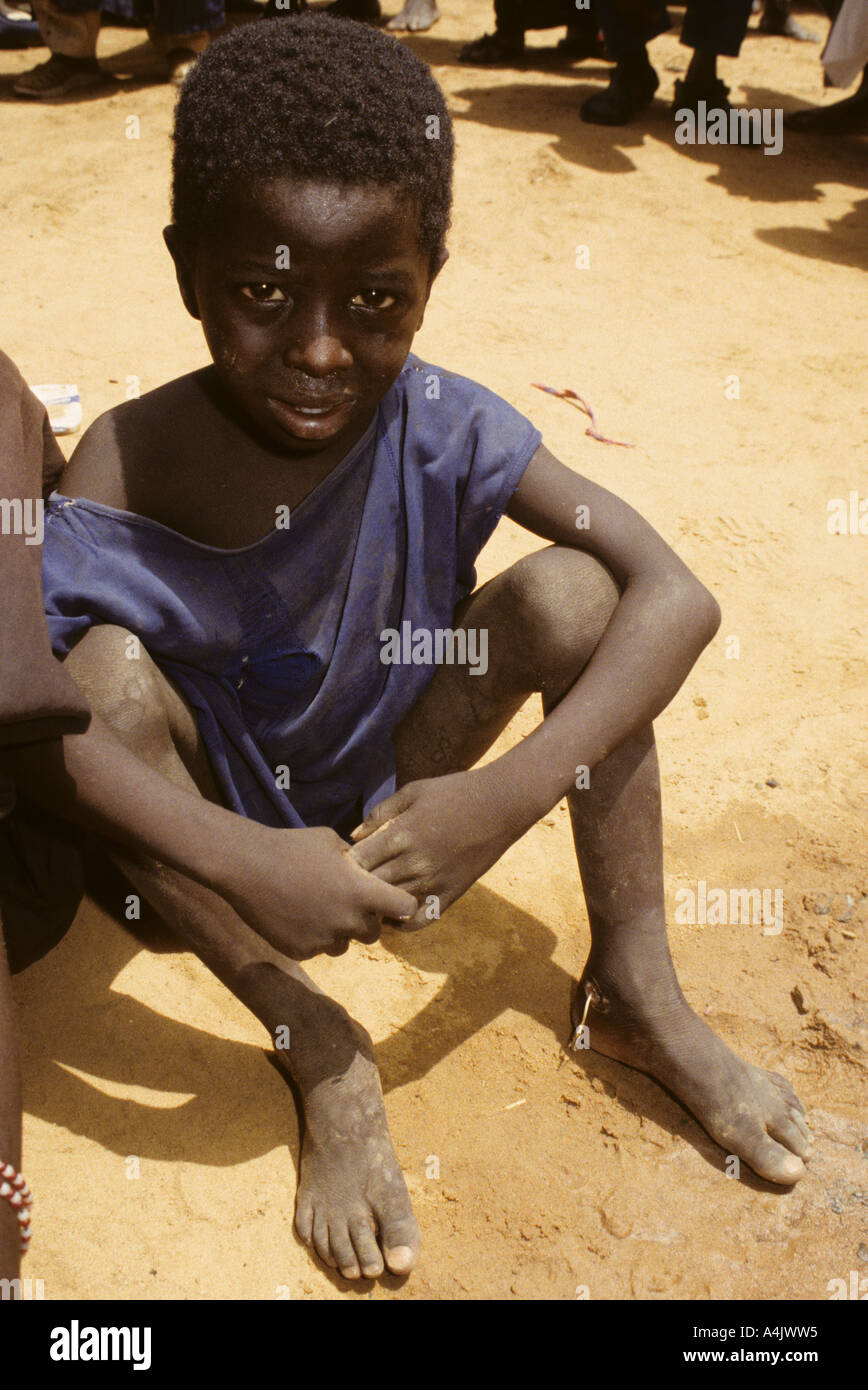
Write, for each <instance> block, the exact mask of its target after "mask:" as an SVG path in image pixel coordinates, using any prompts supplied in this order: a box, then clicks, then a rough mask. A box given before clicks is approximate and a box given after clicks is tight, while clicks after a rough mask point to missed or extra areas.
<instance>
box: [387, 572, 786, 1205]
mask: <svg viewBox="0 0 868 1390" xmlns="http://www.w3.org/2000/svg"><path fill="white" fill-rule="evenodd" d="M616 602H617V590H616V588H615V585H614V583H613V581H612V580H611V579H610V577H609V576H608V574H607V572H606V571H605V570H604V569H603V568H602V567H601V566H600V565H598V564H597V562H596V561H595V560H593V559H592V558H591V557H590V556H588V555H585V554H583V553H582V552H580V551H572V550H568V549H565V548H562V547H558V546H552V547H550V548H548V549H546V550H542V551H539V552H537V553H536V554H534V555H530V556H527V557H526V558H525V559H523V560H521V561H519V562H518V564H516V565H513V566H512V568H511V569H509V570H506V571H505V572H504V573H503V574H501V575H499V576H498V577H497V578H496V579H494V580H492V581H491V582H490V583H489V584H487V585H485V586H484V587H483V588H482V589H480V590H479V591H478V593H476V594H474V595H472V596H471V598H470V599H469V600H467V601H466V602H465V603H464V604H463V605H462V608H461V612H460V615H459V616H460V623H461V626H463V627H465V628H475V629H480V628H481V629H487V631H488V654H489V665H488V671H487V673H486V674H485V675H484V676H479V675H471V674H470V672H469V669H468V668H467V667H459V666H443V667H440V668H439V669H438V671H437V673H436V675H435V676H434V677H433V679H432V681H431V683H430V685H429V686H428V687H427V688H426V690H425V692H424V694H423V696H422V698H421V699H420V701H419V702H418V704H417V705H416V706H415V708H414V709H413V710H412V711H411V712H410V714H409V715H408V716H407V717H406V719H405V720H404V721H403V723H402V724H401V725H400V727H399V728H398V730H397V731H396V734H395V748H396V754H397V761H398V779H399V782H400V783H405V782H408V781H416V780H419V779H421V778H424V777H436V776H440V775H442V774H444V773H449V772H455V771H457V770H460V769H462V768H468V767H471V766H472V765H473V764H474V763H475V762H476V761H477V760H478V759H479V758H480V757H481V755H482V754H483V753H484V752H485V750H486V749H487V748H488V747H490V745H491V743H492V742H493V741H494V739H495V738H496V737H497V736H498V734H499V733H500V732H501V731H502V730H503V729H504V728H505V726H506V724H507V723H508V722H509V720H510V719H511V717H512V715H513V714H514V713H515V712H516V710H517V709H518V708H519V707H520V706H521V705H522V704H523V703H524V700H525V699H526V698H527V697H528V696H529V695H530V694H532V693H533V692H534V691H538V692H540V693H541V694H542V697H543V707H544V710H549V709H551V708H553V707H554V705H556V704H557V703H558V701H559V700H560V698H561V697H562V696H563V695H564V694H565V693H566V691H567V690H568V689H569V688H570V687H571V686H572V685H573V684H574V682H575V681H576V679H577V678H578V676H579V675H580V673H581V671H582V669H583V668H584V666H585V665H586V664H587V662H588V660H589V659H590V657H591V655H592V653H593V650H594V648H595V647H596V645H597V643H598V642H599V640H600V637H601V636H602V633H603V631H604V630H605V627H606V625H607V623H608V620H609V617H610V616H611V613H612V611H613V608H614V606H615V603H616ZM522 639H523V640H522ZM568 802H569V808H570V816H571V820H572V825H573V835H574V839H575V844H576V852H577V856H578V859H579V864H580V869H581V875H582V885H583V888H584V893H585V899H586V903H587V908H588V917H589V922H590V927H591V952H590V956H589V958H588V962H587V964H586V966H585V970H584V972H583V976H582V986H584V985H585V984H587V985H588V986H590V987H591V989H592V990H593V995H592V999H594V1000H596V1001H597V1002H596V1003H595V1004H594V1006H593V1007H592V1008H591V1011H590V1016H589V1031H590V1042H591V1046H592V1047H594V1048H595V1049H597V1050H598V1051H600V1052H603V1053H605V1054H606V1055H607V1056H610V1057H615V1058H617V1059H618V1060H619V1061H624V1062H627V1063H628V1064H630V1065H631V1066H635V1067H638V1068H640V1069H641V1070H643V1071H648V1072H650V1073H651V1074H652V1075H653V1076H655V1077H656V1078H657V1080H659V1081H661V1082H662V1083H663V1084H664V1085H666V1086H668V1087H669V1089H670V1090H671V1091H673V1092H674V1093H675V1094H676V1095H677V1096H678V1098H679V1099H680V1100H681V1101H682V1102H683V1103H684V1104H685V1105H686V1106H687V1107H688V1108H689V1109H690V1110H692V1111H693V1113H694V1114H695V1115H696V1117H697V1119H699V1121H700V1123H701V1124H702V1125H704V1127H705V1128H706V1129H707V1130H708V1131H709V1133H710V1134H711V1135H712V1136H713V1137H714V1138H715V1139H716V1140H717V1141H718V1143H720V1144H722V1145H723V1146H724V1147H725V1148H726V1149H727V1150H728V1151H729V1152H731V1153H734V1154H736V1155H738V1156H739V1157H740V1158H743V1159H744V1160H745V1161H746V1162H747V1163H749V1164H750V1165H751V1167H753V1168H754V1169H755V1170H756V1171H757V1172H758V1173H760V1174H761V1175H762V1176H763V1177H766V1178H769V1179H770V1180H772V1181H775V1182H781V1183H791V1182H794V1181H795V1180H796V1179H797V1178H799V1177H801V1176H802V1174H803V1173H804V1171H805V1170H804V1165H803V1163H802V1158H803V1157H807V1156H808V1153H809V1143H808V1136H807V1130H806V1127H805V1124H804V1120H803V1118H802V1116H803V1113H804V1112H803V1111H802V1107H801V1105H800V1104H799V1102H798V1100H797V1099H796V1097H795V1094H794V1093H793V1091H792V1089H791V1087H790V1085H789V1083H788V1082H787V1081H786V1080H785V1079H784V1078H783V1077H779V1076H776V1075H774V1074H773V1073H770V1072H765V1071H761V1070H759V1069H758V1068H756V1067H752V1066H750V1065H748V1064H746V1063H744V1062H741V1061H740V1060H739V1059H738V1058H737V1057H736V1056H735V1055H734V1054H733V1053H731V1052H730V1051H729V1049H728V1048H727V1047H726V1046H725V1045H724V1044H723V1043H722V1042H721V1041H720V1039H719V1038H717V1037H716V1036H715V1034H714V1033H712V1031H711V1029H710V1028H708V1026H707V1025H706V1024H705V1023H704V1022H703V1021H702V1020H701V1019H699V1018H698V1017H697V1016H696V1015H695V1014H694V1013H693V1011H692V1010H691V1009H690V1007H689V1006H688V1004H687V1002H686V1000H685V999H684V996H683V994H682V992H681V989H680V987H679V985H678V981H677V979H676V976H675V970H674V967H673V965H672V960H671V957H670V954H669V947H668V943H667V939H666V920H665V912H664V892H663V848H662V846H663V836H662V819H661V809H660V783H659V775H658V769H657V755H656V750H655V746H654V736H653V731H652V730H651V729H650V728H649V729H647V730H645V731H644V732H642V733H641V734H639V735H637V736H636V737H635V738H632V739H628V740H627V742H625V743H624V744H622V745H621V747H620V748H618V749H617V750H616V751H615V752H613V753H612V754H610V756H609V757H608V758H606V759H605V760H604V761H603V762H602V763H600V764H599V765H598V766H596V767H594V768H592V769H591V772H590V779H589V786H588V787H587V788H584V789H583V790H575V791H572V792H571V793H570V795H569V797H568ZM580 997H581V1002H582V1006H583V1005H584V998H585V991H584V988H583V987H580Z"/></svg>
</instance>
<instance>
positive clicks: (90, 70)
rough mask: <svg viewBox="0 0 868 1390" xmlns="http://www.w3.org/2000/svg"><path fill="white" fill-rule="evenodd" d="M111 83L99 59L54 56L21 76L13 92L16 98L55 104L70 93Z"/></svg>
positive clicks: (57, 54) (53, 54)
mask: <svg viewBox="0 0 868 1390" xmlns="http://www.w3.org/2000/svg"><path fill="white" fill-rule="evenodd" d="M111 81H112V79H111V77H110V76H109V74H108V73H106V72H103V70H102V68H101V67H100V65H99V63H98V62H97V60H96V58H67V56H66V54H64V53H52V55H51V57H50V58H49V59H48V61H47V62H45V63H39V64H38V65H37V66H36V67H35V68H32V69H31V71H30V72H25V73H22V75H21V77H19V78H18V81H17V82H15V83H14V84H13V87H12V90H13V92H14V93H15V95H16V96H17V97H32V98H35V99H36V100H37V101H53V100H54V99H55V98H56V97H65V96H67V95H68V93H69V92H75V91H81V90H83V89H84V88H86V87H101V86H103V85H105V84H108V83H110V82H111Z"/></svg>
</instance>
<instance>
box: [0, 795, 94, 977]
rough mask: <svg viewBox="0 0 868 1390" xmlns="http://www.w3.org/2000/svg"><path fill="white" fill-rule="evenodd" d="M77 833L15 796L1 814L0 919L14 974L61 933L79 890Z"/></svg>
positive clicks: (80, 869)
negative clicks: (11, 805) (9, 809)
mask: <svg viewBox="0 0 868 1390" xmlns="http://www.w3.org/2000/svg"><path fill="white" fill-rule="evenodd" d="M82 843H83V841H82V836H81V834H80V832H79V831H77V830H76V829H75V828H74V827H73V826H70V825H67V824H66V823H65V822H63V821H61V820H59V819H58V817H56V816H52V815H51V814H50V813H49V812H48V811H42V810H39V809H37V808H36V807H34V806H31V805H28V804H27V803H26V802H25V801H23V800H21V799H20V798H19V800H18V801H17V803H16V806H15V809H14V811H12V812H11V813H10V814H9V815H8V816H4V817H3V819H2V820H0V919H2V923H3V935H4V937H5V940H6V954H7V957H8V960H9V969H10V970H11V971H12V974H13V975H14V974H15V973H16V972H17V971H19V970H23V969H24V968H25V967H26V966H28V965H32V964H33V962H34V961H37V960H40V959H41V957H42V956H44V955H46V954H47V953H48V952H49V951H50V950H51V949H52V948H53V947H54V946H56V945H57V943H58V942H59V941H60V940H61V939H62V937H63V936H64V935H65V934H66V932H67V931H68V929H69V927H70V926H71V925H72V920H73V918H74V917H75V914H76V912H77V911H78V906H79V903H80V902H81V899H82V895H83V893H84V861H83V858H82Z"/></svg>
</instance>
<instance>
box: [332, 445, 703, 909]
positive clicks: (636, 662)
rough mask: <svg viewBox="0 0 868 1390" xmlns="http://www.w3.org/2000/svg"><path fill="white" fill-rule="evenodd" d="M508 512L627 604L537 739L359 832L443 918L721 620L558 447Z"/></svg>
mask: <svg viewBox="0 0 868 1390" xmlns="http://www.w3.org/2000/svg"><path fill="white" fill-rule="evenodd" d="M585 508H586V509H587V511H584V510H580V509H585ZM508 515H509V516H510V517H511V518H512V520H513V521H517V522H518V523H519V524H520V525H522V526H525V527H526V528H527V529H528V530H530V531H533V532H535V533H536V534H537V535H538V536H542V537H543V538H544V539H546V540H550V541H553V542H555V543H556V544H558V545H562V546H574V547H575V548H577V549H580V550H583V551H587V552H588V553H589V554H591V555H593V556H594V557H595V558H596V559H598V560H599V561H600V562H601V563H602V564H604V565H605V566H606V567H607V569H608V570H609V571H610V572H611V574H612V575H613V577H614V579H615V581H616V582H617V584H618V587H619V588H620V591H621V597H620V599H619V601H618V603H617V605H616V607H615V610H614V612H613V614H612V616H611V618H610V620H609V623H608V626H607V627H606V630H605V632H604V633H603V636H602V637H601V639H600V641H599V643H598V644H597V647H596V649H595V651H594V653H593V655H592V657H591V659H590V661H589V662H588V663H587V665H586V666H585V668H584V670H583V671H582V673H581V675H580V676H579V678H578V679H577V680H576V682H575V683H574V685H573V686H572V687H571V688H570V689H569V690H568V691H567V692H566V694H565V695H564V696H563V697H562V699H561V700H560V702H559V703H558V704H557V705H556V707H555V708H554V709H552V710H550V711H549V713H548V714H547V715H546V717H545V719H543V721H542V722H541V723H540V724H539V725H538V726H537V727H536V728H535V729H534V731H533V732H532V733H531V734H529V735H528V736H527V737H526V738H524V739H522V740H521V742H520V743H518V744H516V745H515V746H513V747H512V748H510V749H508V751H507V752H506V753H503V754H502V755H501V756H500V757H498V758H495V759H494V760H493V761H491V762H488V763H486V764H485V765H484V766H482V767H476V768H474V769H473V770H472V771H470V772H464V773H454V774H451V775H444V776H441V777H432V778H428V779H422V780H421V781H418V782H411V783H408V784H406V785H405V786H403V787H401V788H399V790H398V791H397V792H396V793H395V794H394V795H393V796H391V797H389V798H387V800H385V801H382V802H380V804H379V805H378V806H376V807H375V808H374V810H373V811H372V812H371V813H370V815H368V817H367V818H366V820H365V821H364V823H363V825H361V826H360V827H358V829H357V830H355V831H354V832H353V835H352V839H353V841H354V842H355V844H354V849H353V854H354V855H355V856H356V858H357V859H358V862H359V863H360V864H361V865H362V866H363V867H365V868H367V869H372V870H374V871H375V872H376V873H378V874H380V875H382V876H383V877H384V878H385V879H386V881H391V882H394V883H402V884H403V885H404V886H405V887H407V888H408V889H409V890H410V891H411V892H414V893H415V894H416V895H417V896H419V895H421V894H425V895H427V894H428V893H430V892H434V893H435V894H436V895H437V896H439V897H440V899H441V909H442V906H443V903H444V902H445V904H446V905H447V906H448V905H449V903H452V902H454V901H455V900H456V898H458V897H460V895H461V894H462V893H463V892H465V891H466V889H467V888H468V887H469V886H470V884H471V883H473V882H475V881H476V879H477V878H479V877H480V875H481V874H483V873H484V872H485V871H486V870H487V869H488V868H490V867H491V865H492V864H493V863H494V862H495V861H496V860H497V859H498V858H499V857H500V855H501V854H502V853H503V852H504V850H505V849H506V848H507V847H508V846H509V845H510V844H513V843H514V842H515V841H516V840H517V839H518V838H519V837H520V836H521V835H523V834H524V832H525V831H526V830H528V829H530V827H531V826H532V825H534V824H535V823H536V822H537V821H538V820H540V819H541V818H542V817H543V816H544V815H545V814H546V813H547V812H548V811H550V810H551V808H552V807H553V806H555V805H556V804H557V802H558V801H560V800H561V798H562V797H563V796H565V795H566V793H567V792H568V791H570V790H571V789H572V788H573V787H574V786H575V785H576V781H575V778H576V771H577V769H578V768H579V767H587V768H588V769H591V768H593V767H595V766H596V765H597V764H598V763H600V762H601V761H602V760H603V759H604V758H606V757H607V756H608V755H609V754H610V753H612V752H613V751H614V750H615V749H616V748H618V747H619V746H620V745H621V744H622V743H624V742H626V741H627V740H628V739H629V738H631V737H632V736H633V735H635V734H638V733H639V732H640V731H641V730H643V729H645V728H647V727H648V725H650V724H651V723H652V721H653V720H654V719H655V718H656V717H657V715H658V714H659V713H660V711H661V710H662V709H664V708H665V706H666V705H667V704H668V703H669V701H670V700H671V699H672V697H673V696H674V695H675V693H676V691H677V690H678V689H679V687H680V686H681V685H682V683H683V681H684V679H685V677H686V676H687V673H688V672H689V670H690V668H691V667H692V665H693V663H694V662H695V661H696V659H697V657H698V656H699V654H700V652H701V651H702V649H703V647H705V646H706V645H707V643H708V642H710V640H711V638H712V637H713V635H714V633H715V631H716V630H717V627H718V624H719V621H720V613H719V609H718V606H717V603H716V602H715V600H714V599H713V598H712V596H711V595H710V594H709V593H708V591H707V590H706V589H705V588H704V586H703V585H702V584H701V583H700V582H699V580H698V579H696V578H695V577H694V576H693V575H692V574H691V573H690V571H689V570H688V569H687V567H686V565H684V564H683V563H682V561H681V560H679V559H678V556H677V555H675V554H674V552H673V551H672V550H670V548H669V546H668V545H666V543H665V541H663V540H662V539H661V537H660V536H658V535H657V533H656V531H654V529H653V528H652V527H651V526H649V525H648V523H647V522H646V521H643V519H642V518H641V517H640V516H639V515H638V513H637V512H635V511H634V510H633V509H632V507H628V506H627V504H626V503H624V502H621V501H619V500H618V498H617V497H614V496H613V495H612V494H611V493H610V492H607V491H606V490H605V489H604V488H601V487H598V486H596V485H595V484H594V483H591V482H589V481H588V480H587V479H585V478H581V477H579V476H578V475H577V474H575V473H573V472H572V471H571V470H570V469H568V468H565V467H564V465H563V464H561V463H558V461H557V460H556V459H554V458H553V457H552V455H551V454H550V453H549V452H548V450H546V449H544V448H540V449H538V450H537V452H536V454H535V455H534V457H533V459H532V460H531V462H530V464H529V465H528V467H527V469H526V471H525V474H524V478H523V479H522V482H521V483H520V485H519V487H518V489H517V491H516V493H515V495H514V497H513V500H512V503H511V505H510V506H509V508H508ZM577 520H578V521H580V522H581V525H580V526H579V527H577V525H576V522H577ZM592 780H593V779H592ZM444 895H445V897H444ZM416 925H424V922H420V921H419V919H418V916H417V919H416Z"/></svg>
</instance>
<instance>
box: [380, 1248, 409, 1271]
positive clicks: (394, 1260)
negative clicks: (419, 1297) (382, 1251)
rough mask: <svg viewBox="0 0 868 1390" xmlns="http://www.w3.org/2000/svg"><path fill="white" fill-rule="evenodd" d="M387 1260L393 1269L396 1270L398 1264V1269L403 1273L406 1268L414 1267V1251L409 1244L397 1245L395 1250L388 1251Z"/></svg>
mask: <svg viewBox="0 0 868 1390" xmlns="http://www.w3.org/2000/svg"><path fill="white" fill-rule="evenodd" d="M386 1260H387V1261H388V1264H389V1267H390V1268H391V1269H393V1270H394V1269H395V1267H396V1266H397V1267H398V1271H399V1272H400V1273H403V1272H404V1270H408V1269H412V1267H413V1251H412V1250H411V1249H410V1247H409V1245H396V1246H395V1248H394V1250H387V1251H386Z"/></svg>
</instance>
